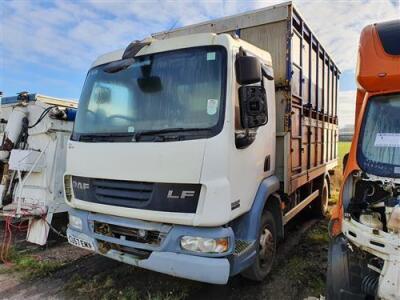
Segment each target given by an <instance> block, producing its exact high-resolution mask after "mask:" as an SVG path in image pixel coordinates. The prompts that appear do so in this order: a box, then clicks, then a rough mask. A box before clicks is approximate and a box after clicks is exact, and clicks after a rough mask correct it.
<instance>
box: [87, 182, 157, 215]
mask: <svg viewBox="0 0 400 300" xmlns="http://www.w3.org/2000/svg"><path fill="white" fill-rule="evenodd" d="M153 186H154V183H148V182H136V181H120V180H108V179H93V188H94V193H95V197H96V199H97V201H98V203H102V204H109V205H116V206H126V207H132V206H135V207H138V208H140V206H142V205H145V204H146V203H147V202H148V201H149V200H150V197H151V194H152V192H153Z"/></svg>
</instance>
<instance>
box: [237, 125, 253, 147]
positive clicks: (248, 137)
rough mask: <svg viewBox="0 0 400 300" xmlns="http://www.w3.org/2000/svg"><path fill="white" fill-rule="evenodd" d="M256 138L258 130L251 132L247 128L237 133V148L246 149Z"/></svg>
mask: <svg viewBox="0 0 400 300" xmlns="http://www.w3.org/2000/svg"><path fill="white" fill-rule="evenodd" d="M255 139H256V132H253V133H250V131H249V129H246V130H245V132H244V134H243V133H236V134H235V145H236V148H237V149H245V148H247V147H248V146H250V145H251V144H252V143H253V142H254V140H255Z"/></svg>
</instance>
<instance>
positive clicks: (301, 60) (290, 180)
mask: <svg viewBox="0 0 400 300" xmlns="http://www.w3.org/2000/svg"><path fill="white" fill-rule="evenodd" d="M204 32H213V33H231V34H234V35H236V36H238V37H240V39H243V40H245V41H247V42H249V43H251V44H253V45H255V46H257V47H259V48H261V49H263V50H265V51H268V52H269V53H270V54H271V57H272V63H273V68H274V76H275V86H276V98H275V99H276V131H277V142H276V143H277V151H276V152H277V158H276V173H277V176H278V178H279V179H280V181H281V184H282V185H283V186H282V188H283V190H284V192H285V193H286V194H288V195H291V194H293V193H294V192H295V191H297V190H298V188H299V187H301V186H303V185H304V184H306V183H308V182H310V181H312V180H313V179H315V178H317V177H319V176H321V175H322V174H324V173H326V172H327V171H329V170H332V169H333V168H334V167H335V166H336V165H337V156H338V150H337V144H338V140H339V138H338V117H337V95H338V82H339V77H340V71H339V69H338V67H337V66H336V64H335V63H334V61H333V60H332V58H331V57H330V55H329V54H328V52H327V51H326V50H325V48H324V47H323V46H322V45H321V43H320V42H319V41H318V39H317V37H316V35H315V34H314V33H313V32H312V30H311V29H310V27H309V26H308V25H307V24H306V22H305V21H304V18H303V17H302V16H301V15H300V13H299V12H298V11H297V9H296V7H295V6H294V5H293V4H292V2H286V3H283V4H279V5H275V6H271V7H267V8H262V9H259V10H255V11H251V12H247V13H243V14H240V15H235V16H231V17H226V18H222V19H217V20H212V21H207V22H203V23H200V24H195V25H190V26H186V27H182V28H177V29H174V30H171V31H163V32H159V33H155V34H153V37H154V38H156V39H165V38H171V37H177V36H184V35H188V34H195V33H204Z"/></svg>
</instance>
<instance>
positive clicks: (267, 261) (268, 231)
mask: <svg viewBox="0 0 400 300" xmlns="http://www.w3.org/2000/svg"><path fill="white" fill-rule="evenodd" d="M258 236H259V238H258V240H259V245H258V249H257V258H256V261H255V262H254V263H253V264H252V265H251V266H250V267H249V268H248V269H246V270H245V271H243V272H242V276H243V277H246V278H248V279H250V280H254V281H262V280H263V279H264V278H265V277H266V276H267V275H268V273H269V272H270V271H271V269H272V266H273V263H274V260H275V253H276V240H277V236H276V225H275V219H274V216H273V215H272V213H271V212H269V211H266V212H264V214H263V215H262V217H261V224H260V232H259V235H258Z"/></svg>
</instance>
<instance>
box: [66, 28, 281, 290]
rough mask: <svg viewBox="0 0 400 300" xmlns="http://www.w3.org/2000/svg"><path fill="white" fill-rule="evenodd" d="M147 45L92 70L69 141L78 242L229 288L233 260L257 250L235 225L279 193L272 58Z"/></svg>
mask: <svg viewBox="0 0 400 300" xmlns="http://www.w3.org/2000/svg"><path fill="white" fill-rule="evenodd" d="M144 44H145V46H140V45H135V46H132V47H128V48H127V49H126V50H125V51H117V52H113V53H110V54H107V55H105V56H102V57H100V58H99V59H98V60H97V61H96V62H95V63H94V64H93V66H92V68H91V70H90V71H89V73H88V76H87V79H86V82H85V85H84V88H83V91H82V95H81V98H80V107H79V111H78V114H77V118H76V122H75V127H74V131H73V134H72V136H71V140H70V141H69V143H68V155H67V170H66V175H65V187H66V198H67V203H68V204H69V205H70V206H71V207H72V208H73V210H72V211H71V212H70V227H69V230H68V235H69V240H70V241H72V242H73V243H81V242H82V241H83V242H84V243H86V244H87V245H90V248H93V249H94V250H95V251H96V252H99V253H102V254H105V255H107V256H110V257H112V258H115V259H118V260H121V261H126V260H130V261H131V263H132V264H136V265H139V266H142V267H145V268H149V269H154V268H157V270H160V271H162V272H165V273H169V274H172V275H177V276H184V277H187V278H191V279H196V280H201V281H207V282H214V283H225V282H226V281H227V278H228V277H229V274H230V273H231V272H232V271H235V270H232V269H231V268H230V262H229V260H228V258H227V257H228V256H229V255H232V254H234V253H239V252H240V251H241V250H243V249H245V250H246V249H247V250H249V249H250V248H251V247H249V246H250V245H249V243H248V242H247V241H248V240H249V238H248V237H245V236H243V238H246V240H243V241H242V242H241V241H240V233H238V234H239V235H236V236H235V234H234V229H233V228H234V226H235V225H237V226H239V225H238V224H233V223H231V222H233V221H234V220H235V219H236V218H237V217H238V216H240V215H243V214H244V213H245V212H248V211H249V210H250V208H251V207H252V205H253V200H254V198H255V197H256V193H257V190H258V188H259V185H260V183H261V182H262V181H263V180H265V182H266V185H265V188H267V189H270V191H269V193H270V194H272V193H275V192H276V191H277V190H278V189H279V181H278V179H277V178H276V177H275V176H274V169H275V166H274V161H275V160H274V156H275V134H276V132H275V119H274V118H275V92H274V81H273V77H272V76H273V75H272V74H273V72H272V64H271V58H270V55H269V54H268V53H267V52H265V51H262V50H260V49H258V48H256V47H254V46H252V45H250V44H248V43H246V42H244V41H240V40H238V39H234V38H232V37H231V36H230V35H228V34H221V35H216V34H209V33H206V34H197V35H193V36H191V37H190V38H187V37H185V38H184V37H178V38H171V39H168V40H150V41H148V42H143V43H142V45H144ZM135 47H136V48H140V47H142V48H141V49H140V50H139V51H138V52H137V54H135V56H134V58H133V57H131V56H130V55H129V52H130V51H131V48H135ZM124 56H125V58H124ZM238 56H242V57H245V59H244V63H246V62H249V63H250V65H253V66H254V68H255V69H254V71H253V73H251V72H249V71H251V70H250V69H249V68H248V67H246V68H247V69H240V67H241V66H240V62H238V60H237V57H238ZM235 63H236V68H237V70H241V72H242V74H241V76H243V78H242V79H239V78H240V76H239V77H237V75H238V74H236V76H235V71H234V70H235ZM242 67H243V66H242ZM262 70H264V71H262ZM254 78H255V80H254ZM243 79H244V80H246V82H242V84H243V83H244V84H243V85H240V84H239V83H238V81H239V82H240V80H243ZM239 90H241V91H242V94H241V96H240V97H242V98H241V99H239V92H238V91H239ZM239 101H250V103H248V106H247V108H248V112H250V114H251V113H252V114H253V115H249V114H248V113H246V112H243V111H242V113H241V112H240V109H242V110H243V109H244V108H243V105H242V106H241V107H239ZM246 104H247V103H246ZM240 118H241V120H240ZM244 118H247V119H246V120H244ZM243 121H246V122H248V123H247V125H246V127H245V128H243V127H242V126H241V125H242V123H243ZM250 123H251V124H250ZM266 158H269V164H268V165H266V163H265V160H266ZM166 224H168V225H166ZM132 226H134V228H131V227H132ZM110 233H112V235H113V237H111V236H110ZM121 235H124V237H125V240H123V241H121V240H120V239H119V238H118V237H119V236H121ZM253 243H255V241H254V240H253ZM239 246H240V247H241V248H238V247H239ZM138 249H140V250H138ZM127 253H131V254H135V255H139V256H140V257H141V258H142V260H138V259H136V260H135V259H134V258H130V256H129V255H126V254H127ZM206 256H207V257H206ZM143 258H145V259H143ZM244 263H245V262H244Z"/></svg>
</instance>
